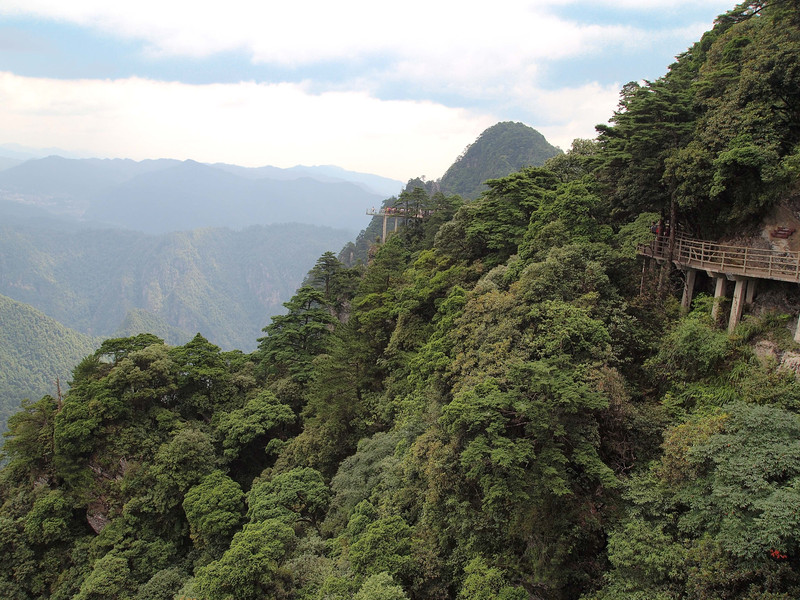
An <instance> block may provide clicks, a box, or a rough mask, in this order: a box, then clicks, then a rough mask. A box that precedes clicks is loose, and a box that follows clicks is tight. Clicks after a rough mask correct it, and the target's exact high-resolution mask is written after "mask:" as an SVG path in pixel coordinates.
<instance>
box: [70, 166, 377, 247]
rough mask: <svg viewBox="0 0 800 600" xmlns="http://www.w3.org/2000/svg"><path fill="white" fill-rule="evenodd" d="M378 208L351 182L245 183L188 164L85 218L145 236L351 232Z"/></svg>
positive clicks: (119, 194) (135, 186)
mask: <svg viewBox="0 0 800 600" xmlns="http://www.w3.org/2000/svg"><path fill="white" fill-rule="evenodd" d="M380 200H382V198H381V197H380V196H378V195H376V194H372V193H369V192H366V191H365V190H364V189H363V188H361V187H360V186H358V185H356V184H353V183H349V182H333V183H327V182H321V181H317V180H314V179H308V178H303V179H294V180H286V181H277V180H274V179H247V178H244V177H240V176H237V175H234V174H233V173H230V172H227V171H224V170H221V169H218V168H215V167H211V166H208V165H203V164H200V163H197V162H194V161H186V162H182V163H179V164H177V165H175V166H172V167H170V168H167V169H163V170H160V171H157V172H154V173H148V174H145V175H139V176H137V177H134V178H133V179H130V180H128V181H126V182H124V183H122V184H120V185H118V186H115V187H112V188H110V189H108V190H106V191H104V192H103V193H100V194H97V195H95V196H94V197H93V200H92V202H91V204H90V206H89V208H88V209H87V210H86V212H85V213H84V217H85V218H87V219H89V220H93V221H100V222H103V223H107V224H109V225H114V226H118V227H125V228H128V229H136V230H139V231H145V232H148V233H163V232H167V231H177V230H186V229H196V228H198V227H210V226H225V227H232V228H241V227H246V226H248V225H252V224H272V223H287V222H299V223H313V224H320V225H328V226H331V227H341V228H349V229H353V230H355V229H357V228H358V227H360V226H363V224H365V223H366V222H367V217H366V216H365V210H366V208H367V207H369V206H371V205H373V204H375V203H376V202H379V201H380Z"/></svg>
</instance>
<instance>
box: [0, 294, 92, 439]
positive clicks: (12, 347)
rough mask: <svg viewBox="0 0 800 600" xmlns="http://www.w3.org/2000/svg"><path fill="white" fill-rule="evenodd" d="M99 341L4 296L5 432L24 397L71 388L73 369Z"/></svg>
mask: <svg viewBox="0 0 800 600" xmlns="http://www.w3.org/2000/svg"><path fill="white" fill-rule="evenodd" d="M98 343H99V342H98V340H97V339H96V338H91V337H88V336H85V335H81V334H80V333H78V332H76V331H71V330H69V329H67V328H66V327H64V326H63V325H61V324H60V323H58V322H57V321H55V320H54V319H51V318H49V317H47V316H45V315H44V314H42V313H41V312H39V311H38V310H36V309H34V308H32V307H30V306H27V305H25V304H22V303H20V302H15V301H14V300H12V299H11V298H8V297H6V296H0V432H2V431H5V429H6V421H7V419H8V417H9V416H11V415H12V414H13V413H15V412H17V411H18V410H19V406H20V403H21V402H22V400H24V399H30V400H34V401H35V400H38V399H39V398H41V397H42V396H43V395H45V394H51V395H57V385H56V381H57V380H60V384H61V386H62V388H63V389H64V390H65V391H66V389H67V382H69V380H70V373H71V372H72V368H73V367H74V366H75V365H76V364H77V363H78V362H79V361H80V360H81V359H83V358H84V357H85V356H86V355H88V354H91V353H92V352H93V351H94V349H95V348H96V347H97V344H98Z"/></svg>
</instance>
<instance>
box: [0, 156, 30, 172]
mask: <svg viewBox="0 0 800 600" xmlns="http://www.w3.org/2000/svg"><path fill="white" fill-rule="evenodd" d="M22 162H24V161H23V160H22V159H20V158H10V157H8V156H0V171H5V170H6V169H10V168H11V167H16V166H17V165H18V164H20V163H22Z"/></svg>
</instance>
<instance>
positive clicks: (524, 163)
mask: <svg viewBox="0 0 800 600" xmlns="http://www.w3.org/2000/svg"><path fill="white" fill-rule="evenodd" d="M560 153H561V150H559V149H558V148H556V147H555V146H553V145H551V144H550V143H549V142H548V141H547V140H546V139H545V137H544V136H543V135H542V134H541V133H539V132H538V131H536V130H535V129H533V128H532V127H528V126H527V125H525V124H524V123H512V122H511V121H505V122H502V123H497V124H496V125H492V126H491V127H489V129H487V130H486V131H484V132H483V133H481V135H480V136H479V137H478V139H477V140H475V142H474V143H472V144H470V145H469V146H467V148H466V150H464V152H463V153H462V154H461V156H459V157H458V158H457V159H456V161H455V162H454V163H453V164H452V165H451V166H450V168H449V169H447V171H446V172H445V174H444V175H443V176H442V178H441V180H440V181H439V186H440V188H441V190H442V192H444V193H445V194H459V195H460V196H461V197H463V198H466V199H469V200H474V199H475V198H477V197H478V196H479V195H480V194H481V192H482V191H484V190H485V189H487V188H486V186H485V185H483V182H484V181H486V180H487V179H495V178H498V177H505V176H506V175H508V174H510V173H513V172H515V171H519V170H520V169H522V168H524V167H530V166H536V167H538V166H541V165H543V164H544V162H545V161H546V160H547V159H548V158H550V157H552V156H555V155H557V154H560Z"/></svg>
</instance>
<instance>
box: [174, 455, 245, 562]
mask: <svg viewBox="0 0 800 600" xmlns="http://www.w3.org/2000/svg"><path fill="white" fill-rule="evenodd" d="M183 510H184V512H185V513H186V519H187V521H189V527H190V530H191V535H192V540H194V542H195V545H196V546H198V547H200V548H202V547H211V548H212V550H213V549H216V548H219V549H221V548H225V547H226V546H227V545H228V542H229V541H230V539H231V537H233V533H234V531H235V530H236V527H237V526H238V525H239V522H240V521H241V519H242V515H243V513H244V494H243V493H242V488H241V487H240V486H239V484H238V483H236V482H235V481H233V480H232V479H231V478H230V477H228V476H227V475H225V474H224V473H223V472H222V471H214V472H212V473H210V474H208V475H206V476H205V477H203V479H201V480H200V483H198V484H197V485H195V486H193V487H191V488H190V489H189V491H188V492H186V496H184V498H183Z"/></svg>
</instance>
